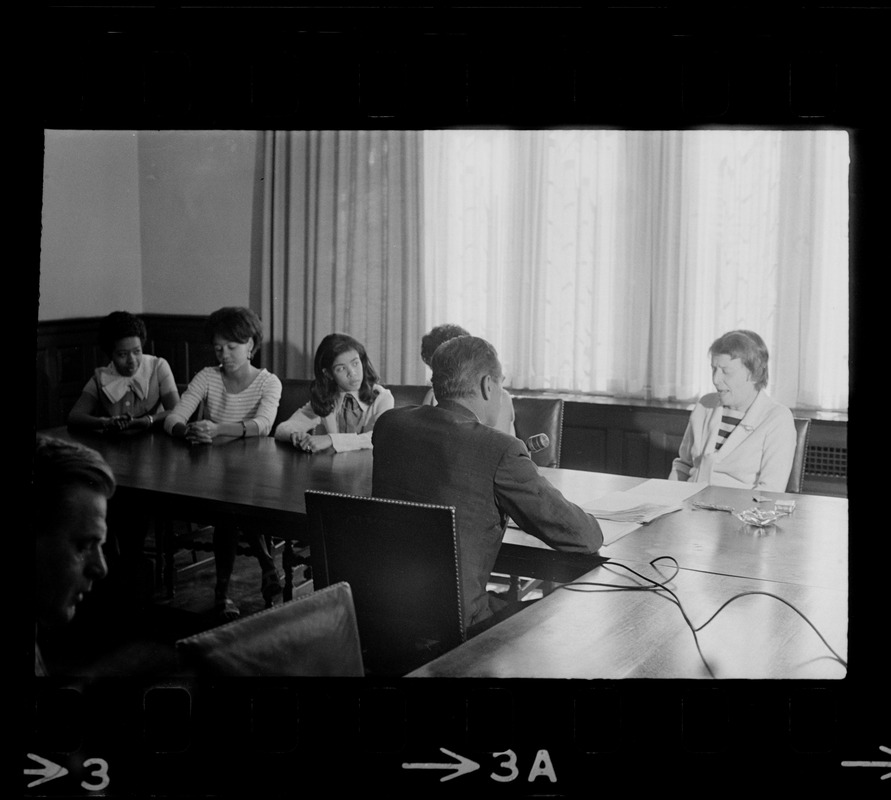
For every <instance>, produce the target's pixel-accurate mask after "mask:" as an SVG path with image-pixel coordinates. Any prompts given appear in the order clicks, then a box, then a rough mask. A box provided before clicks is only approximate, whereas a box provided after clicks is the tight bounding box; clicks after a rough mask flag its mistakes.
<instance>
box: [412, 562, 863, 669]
mask: <svg viewBox="0 0 891 800" xmlns="http://www.w3.org/2000/svg"><path fill="white" fill-rule="evenodd" d="M632 566H633V568H634V569H635V570H636V571H638V572H640V573H641V574H643V575H646V576H648V577H653V578H654V579H657V580H660V581H662V580H665V578H667V577H671V576H672V575H674V573H675V570H674V568H673V567H671V566H670V565H666V566H664V567H662V568H661V569H660V570H659V571H657V570H655V569H653V568H651V567H648V566H647V567H640V565H638V564H634V565H632ZM660 572H661V576H660ZM583 581H597V582H603V583H609V584H612V585H629V584H631V583H634V582H636V583H639V584H642V585H643V584H645V582H644V581H640V580H639V579H637V578H633V577H631V576H628V575H627V574H626V573H625V572H624V570H622V569H621V567H620V566H619V565H618V564H617V563H615V562H609V563H606V564H604V565H603V566H600V567H597V568H596V569H594V570H592V571H591V572H589V573H587V574H586V575H585V576H583V577H582V578H579V579H578V581H577V582H576V583H581V582H583ZM668 586H669V587H670V588H671V589H672V590H673V591H674V592H675V593H676V594H677V596H678V598H679V600H680V602H681V603H682V605H683V607H684V611H685V612H686V613H687V615H688V617H689V618H690V620H691V622H692V623H693V626H694V627H697V626H699V625H702V624H703V623H704V622H706V620H708V619H709V617H711V616H712V614H714V612H716V611H717V610H718V608H719V607H720V606H721V604H722V603H724V602H725V601H727V600H729V599H730V598H731V597H732V596H734V595H736V594H738V593H741V592H747V591H759V592H770V593H771V594H776V595H778V596H780V597H782V598H783V599H784V600H786V601H788V602H789V603H792V604H793V605H794V606H795V607H796V608H798V609H799V610H800V611H801V612H802V613H804V614H806V615H807V616H808V617H809V619H810V620H811V622H812V623H813V624H814V625H815V626H816V627H817V629H818V630H819V631H820V633H821V634H822V635H823V636H824V637H825V638H826V639H827V641H828V642H829V644H830V645H831V646H832V648H833V649H834V650H835V651H836V652H837V653H838V654H839V655H840V656H841V658H843V659H846V658H847V594H846V592H843V591H837V590H832V589H823V588H814V587H809V586H797V585H794V584H786V583H774V582H769V581H761V580H749V579H744V578H736V577H731V576H727V575H715V574H711V573H705V572H697V571H694V570H680V571H678V572H677V574H676V575H675V577H674V578H673V579H672V580H670V581H669V583H668ZM697 635H698V638H699V644H700V647H701V649H702V657H700V655H699V652H698V650H697V647H696V641H695V639H694V636H693V633H692V632H691V629H690V627H688V626H687V624H686V623H685V621H684V618H683V616H682V615H681V612H680V610H679V608H678V607H677V605H676V604H675V603H674V602H673V601H672V600H671V599H670V597H669V596H668V595H666V594H663V593H659V594H657V593H655V592H651V591H619V590H618V589H610V588H605V587H599V586H598V587H595V586H578V587H577V588H576V589H573V588H568V587H567V586H564V587H562V588H558V589H556V590H555V591H554V592H553V593H551V594H550V595H548V596H547V597H545V598H543V599H541V600H539V601H538V602H536V603H533V604H531V605H530V607H529V608H527V609H525V610H523V611H521V612H520V613H518V614H515V615H514V616H512V617H510V618H509V619H507V620H505V621H503V622H501V623H499V624H498V625H495V626H494V627H492V628H490V629H488V630H487V631H485V632H483V633H482V634H480V635H479V636H477V637H475V638H473V639H470V640H469V641H468V642H466V643H465V644H462V645H461V646H460V647H457V648H455V649H454V650H451V651H450V652H448V653H446V654H445V655H443V656H441V657H439V658H438V659H435V660H434V661H431V662H429V663H428V664H425V665H424V666H423V667H420V668H419V669H417V670H415V671H414V672H412V673H410V675H409V676H408V677H447V678H454V677H480V678H585V679H588V678H605V679H621V678H685V679H699V678H705V679H708V678H711V677H712V675H714V677H716V678H747V679H748V678H759V679H761V678H777V679H780V678H782V679H786V678H820V679H837V678H843V677H844V676H845V674H846V669H845V667H844V666H843V665H842V664H841V663H840V662H838V661H837V660H836V659H834V658H832V654H831V652H830V651H829V650H828V649H827V647H826V645H824V644H823V642H822V641H821V640H820V638H819V637H818V636H817V634H816V633H815V632H814V630H813V629H812V628H811V627H810V626H809V625H808V624H807V623H806V622H805V621H804V620H803V619H802V618H801V617H800V616H799V615H798V614H797V613H795V611H794V610H792V609H791V608H789V606H787V605H785V604H784V603H783V602H781V601H779V600H777V599H775V598H773V597H767V596H764V595H760V594H759V595H749V596H744V597H741V598H739V599H738V600H735V601H733V602H732V603H731V604H730V605H728V606H726V607H725V608H724V609H723V610H722V611H721V612H720V614H718V616H717V617H715V619H714V620H713V621H712V622H710V623H709V624H708V625H706V627H705V628H704V629H702V630H701V631H699V633H698V634H697ZM703 658H704V659H705V661H706V662H707V663H708V665H709V667H710V668H711V673H710V672H709V670H708V668H707V667H706V665H705V663H704V662H703Z"/></svg>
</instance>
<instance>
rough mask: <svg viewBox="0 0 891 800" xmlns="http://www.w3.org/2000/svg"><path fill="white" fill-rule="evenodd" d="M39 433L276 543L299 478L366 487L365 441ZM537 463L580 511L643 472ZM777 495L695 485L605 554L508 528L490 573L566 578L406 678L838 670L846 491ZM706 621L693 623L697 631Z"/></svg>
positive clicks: (129, 488) (129, 490) (329, 487)
mask: <svg viewBox="0 0 891 800" xmlns="http://www.w3.org/2000/svg"><path fill="white" fill-rule="evenodd" d="M45 433H47V434H49V435H53V436H57V437H59V438H63V439H68V440H71V441H78V442H82V443H84V444H86V445H88V446H90V447H93V448H94V449H96V450H98V451H99V452H100V453H101V454H102V455H103V456H104V457H105V459H106V460H107V461H108V463H109V464H110V466H111V467H112V469H113V470H114V473H115V476H116V479H117V483H118V489H117V492H116V497H115V500H114V502H120V503H128V504H132V505H135V506H138V507H140V508H142V509H145V510H147V511H150V512H151V513H152V514H157V515H165V516H173V517H176V518H181V519H191V520H210V521H213V520H216V519H221V518H230V519H235V520H239V521H245V522H248V523H250V524H254V525H255V526H259V529H261V530H263V531H265V532H267V533H270V534H272V535H275V536H279V537H282V538H285V539H293V540H297V541H303V542H306V541H308V535H307V531H306V524H307V522H306V506H305V501H304V492H305V491H306V490H307V489H314V490H320V491H331V492H338V493H344V494H353V495H359V496H368V495H370V493H371V470H372V458H373V455H372V451H369V450H360V451H353V452H346V453H334V452H333V451H327V452H323V453H316V454H313V455H310V454H307V453H304V452H302V451H300V450H298V449H296V448H293V447H291V446H290V445H288V444H285V443H281V442H277V441H275V440H274V439H272V438H271V437H254V438H247V439H226V438H222V437H221V438H219V439H217V440H215V441H214V443H213V444H211V445H190V444H188V443H187V442H185V441H184V440H179V439H173V438H171V437H169V436H167V435H165V434H164V433H163V432H160V431H157V432H151V433H148V434H140V435H126V434H125V435H112V436H109V435H103V434H98V433H91V432H80V431H70V430H68V429H67V428H55V429H52V430H49V431H45ZM540 471H541V472H542V474H543V475H545V476H546V477H547V478H548V480H549V481H550V482H551V483H553V484H554V485H555V486H556V487H557V488H558V489H560V491H561V492H563V493H564V495H566V496H567V497H568V498H569V499H571V500H573V501H575V502H578V503H579V504H580V505H583V506H585V505H588V506H589V507H590V505H591V502H592V501H594V500H596V499H597V498H600V497H602V496H604V495H607V494H609V493H614V492H622V491H627V490H630V489H634V488H635V487H639V486H640V485H641V484H643V483H644V479H642V478H637V477H629V476H622V475H610V474H604V473H594V472H585V471H579V470H564V469H548V468H542V469H541V470H540ZM779 498H794V499H795V500H796V508H795V511H794V512H793V513H792V514H791V515H789V516H785V517H782V518H780V519H779V520H778V521H777V522H776V523H775V524H773V525H770V526H768V527H765V528H758V527H754V526H751V525H747V524H745V523H744V522H741V521H740V520H739V519H737V518H736V517H735V516H734V515H733V514H731V513H728V512H726V511H715V510H699V509H697V508H696V507H695V506H694V503H697V502H699V503H708V504H713V505H721V506H729V507H732V508H734V509H736V510H741V509H744V508H750V507H752V506H755V505H757V504H756V502H755V500H756V498H755V497H754V496H753V493H752V492H751V491H743V490H741V489H728V488H723V487H712V486H705V487H702V488H701V490H700V491H698V492H696V493H695V494H693V495H692V496H691V497H689V498H688V499H686V500H684V501H683V503H682V504H681V505H682V508H681V509H680V510H678V511H674V512H672V513H670V514H666V515H664V516H661V517H658V518H657V519H655V520H653V521H652V522H649V523H647V524H645V525H642V526H640V527H638V528H636V529H635V530H633V531H631V532H630V533H627V534H626V535H623V536H621V538H618V539H617V540H615V541H611V542H610V543H609V544H606V545H605V546H604V547H603V548H602V549H601V551H600V555H601V556H606V557H607V558H608V559H609V560H608V561H607V562H606V563H600V562H601V561H602V559H598V558H595V559H591V558H590V557H585V556H577V555H572V554H563V553H556V552H555V551H553V550H551V549H550V548H548V547H547V546H546V545H545V544H544V543H542V542H541V541H540V540H538V539H535V538H534V537H532V536H530V535H528V534H525V533H523V532H522V531H519V530H515V529H510V528H509V529H508V531H507V533H506V535H505V540H504V544H503V545H502V552H501V553H500V555H499V560H498V562H497V563H496V571H499V572H504V573H507V574H514V575H523V576H527V577H537V578H542V579H544V580H546V581H559V582H560V583H564V582H566V581H570V582H571V583H569V584H565V585H562V586H558V588H556V589H554V590H553V591H551V592H550V593H549V594H547V595H546V596H544V597H543V598H541V599H540V600H538V601H536V602H534V603H531V604H529V607H528V608H525V609H524V610H523V611H521V612H519V613H517V614H515V615H514V616H512V617H510V618H509V619H507V620H505V621H503V622H501V623H499V624H498V625H496V626H493V627H492V628H490V629H489V630H487V631H485V632H484V633H482V634H480V635H479V636H476V637H474V638H472V639H470V640H469V641H467V642H466V643H464V644H462V645H461V646H459V647H457V648H455V649H454V650H452V651H450V652H449V653H446V654H445V655H443V656H441V657H439V658H438V659H436V660H434V661H431V662H429V663H428V664H426V665H424V666H423V667H421V668H420V669H418V670H416V671H415V672H413V673H411V677H472V676H478V677H499V678H500V677H524V678H552V677H561V678H708V677H717V678H821V679H827V678H828V679H835V678H842V677H844V675H845V672H846V670H845V665H844V664H843V663H842V662H843V660H844V659H845V658H846V651H847V588H848V587H847V572H848V569H847V564H848V538H847V508H848V506H847V500H846V499H844V498H838V497H824V496H815V495H785V494H775V493H765V492H762V493H760V496H759V497H758V498H757V499H759V500H763V501H767V505H769V504H770V503H769V501H771V500H775V499H779ZM285 552H286V553H287V552H288V548H286V551H285ZM671 559H673V560H671ZM651 562H652V563H651ZM286 567H287V565H286ZM629 570H634V571H635V572H637V573H639V576H642V577H639V576H637V575H634V574H633V573H631V572H630V571H629ZM286 573H287V569H286ZM288 577H289V576H288ZM649 581H656V582H658V583H664V584H665V586H666V588H657V587H655V586H653V584H652V583H650V582H649ZM595 584H608V586H602V585H595ZM629 587H633V588H629ZM668 590H670V591H671V592H673V593H674V594H670V593H669V591H668ZM753 593H757V594H753ZM737 595H740V596H739V597H738V598H737V599H733V600H732V601H731V602H730V603H729V604H728V605H726V606H725V607H724V608H722V609H721V610H720V612H719V613H718V614H717V616H715V617H714V619H712V620H711V621H708V622H707V620H709V618H710V617H712V615H713V614H714V613H715V612H716V611H718V610H719V608H720V607H721V606H722V604H723V603H725V602H727V601H728V600H731V598H734V597H736V596H737ZM796 609H797V611H796ZM799 612H800V613H799ZM801 615H804V616H805V617H807V619H808V620H810V623H812V625H813V626H814V627H815V628H816V629H817V630H816V631H815V630H814V628H813V627H811V625H810V624H808V622H807V621H806V620H805V619H804V618H803V617H802V616H801ZM706 622H707V624H706V625H705V626H704V627H702V628H701V630H698V631H697V632H696V633H695V634H694V632H693V630H692V628H694V627H695V628H698V627H699V626H701V625H703V623H706ZM817 631H819V634H818V633H817ZM820 636H822V637H824V639H825V642H824V641H823V640H822V639H821V638H820ZM830 648H831V649H830ZM832 651H834V652H835V653H836V654H837V657H836V656H833V652H832Z"/></svg>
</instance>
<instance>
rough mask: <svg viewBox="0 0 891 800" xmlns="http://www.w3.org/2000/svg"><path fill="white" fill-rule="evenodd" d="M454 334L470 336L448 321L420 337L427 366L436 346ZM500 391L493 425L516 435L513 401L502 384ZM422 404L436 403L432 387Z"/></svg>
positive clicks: (422, 355) (431, 404)
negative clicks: (497, 412)
mask: <svg viewBox="0 0 891 800" xmlns="http://www.w3.org/2000/svg"><path fill="white" fill-rule="evenodd" d="M456 336H470V334H469V333H468V332H467V331H466V330H464V328H462V327H461V326H460V325H450V324H448V323H446V324H444V325H437V326H436V327H435V328H433V329H432V330H430V332H429V333H425V334H424V336H423V337H422V338H421V360H422V361H423V362H424V363H425V364H426V365H427V366H428V367H429V366H430V362H431V360H432V359H433V354H434V353H435V352H436V348H437V347H439V346H440V345H441V344H442V343H443V342H447V341H448V340H449V339H454V338H455V337H456ZM501 392H502V396H501V411H500V412H499V414H498V421H497V422H496V424H495V427H496V428H497V429H498V430H500V431H504V432H505V433H509V434H510V435H511V436H516V435H517V433H516V430H515V429H514V401H513V400H512V399H511V396H510V393H509V392H508V391H507V389H505V388H504V387H503V386H502V387H501ZM423 404H424V405H425V406H435V405H436V397H435V395H434V394H433V388H432V387H431V388H430V391H429V392H427V396H426V397H425V398H424V403H423Z"/></svg>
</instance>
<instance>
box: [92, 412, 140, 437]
mask: <svg viewBox="0 0 891 800" xmlns="http://www.w3.org/2000/svg"><path fill="white" fill-rule="evenodd" d="M150 426H151V420H150V417H148V416H145V417H133V415H132V414H119V415H118V416H115V417H105V418H104V419H103V420H102V430H103V431H108V432H109V433H117V432H119V431H125V430H128V429H129V428H142V427H150Z"/></svg>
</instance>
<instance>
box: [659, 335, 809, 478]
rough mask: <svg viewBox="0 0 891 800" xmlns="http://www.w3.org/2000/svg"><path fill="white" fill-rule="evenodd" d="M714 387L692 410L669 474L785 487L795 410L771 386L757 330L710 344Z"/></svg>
mask: <svg viewBox="0 0 891 800" xmlns="http://www.w3.org/2000/svg"><path fill="white" fill-rule="evenodd" d="M709 357H710V358H711V364H712V383H713V384H714V386H715V392H714V393H710V394H707V395H705V396H704V397H702V398H700V400H699V402H698V403H697V404H696V407H695V408H694V409H693V411H692V413H691V414H690V420H689V422H688V423H687V430H686V432H685V433H684V438H683V441H682V442H681V447H680V451H679V453H678V457H677V458H676V459H675V460H674V462H673V464H672V470H671V474H670V475H669V476H668V477H669V479H670V480H680V481H701V482H703V483H709V484H712V485H714V486H732V487H737V488H746V489H759V490H764V491H770V492H784V491H785V490H786V484H787V483H788V481H789V473H790V472H791V471H792V462H793V461H794V458H795V423H794V422H793V420H792V412H791V411H790V410H789V409H788V408H786V407H785V406H782V405H780V404H779V403H777V402H775V401H774V400H772V399H771V398H770V397H769V396H768V395H767V392H766V391H765V389H766V387H767V376H768V373H767V359H768V353H767V347H766V345H765V344H764V340H763V339H762V338H761V337H760V336H759V335H758V334H757V333H754V332H753V331H747V330H736V331H730V332H729V333H725V334H724V335H723V336H721V337H720V338H718V339H717V340H715V341H714V342H713V343H712V346H711V347H710V348H709Z"/></svg>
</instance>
